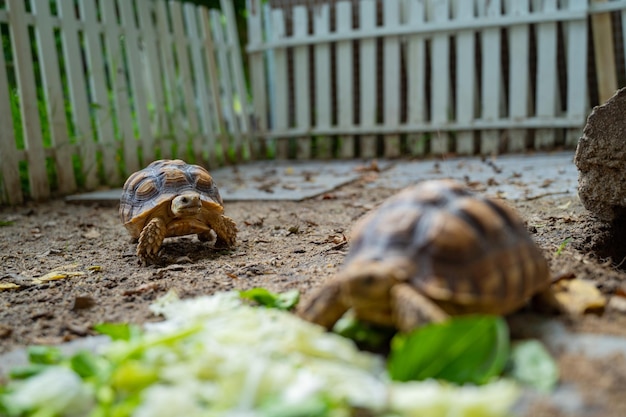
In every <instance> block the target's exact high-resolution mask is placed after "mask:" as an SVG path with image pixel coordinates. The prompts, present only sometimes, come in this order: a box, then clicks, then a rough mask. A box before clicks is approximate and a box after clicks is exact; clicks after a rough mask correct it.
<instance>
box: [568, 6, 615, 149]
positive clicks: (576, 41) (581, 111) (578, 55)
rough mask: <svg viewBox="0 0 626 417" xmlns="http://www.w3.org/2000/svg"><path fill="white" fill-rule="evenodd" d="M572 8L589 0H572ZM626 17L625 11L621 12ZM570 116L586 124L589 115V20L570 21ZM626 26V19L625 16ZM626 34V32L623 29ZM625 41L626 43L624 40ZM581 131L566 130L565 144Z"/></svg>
mask: <svg viewBox="0 0 626 417" xmlns="http://www.w3.org/2000/svg"><path fill="white" fill-rule="evenodd" d="M568 7H569V9H570V10H585V9H586V7H587V0H569V5H568ZM622 13H623V14H622V17H625V16H624V14H626V11H624V12H622ZM566 25H567V31H566V35H567V40H566V42H567V45H566V48H567V55H566V56H567V117H568V118H571V119H572V120H580V126H581V128H582V126H584V124H585V120H586V116H587V107H588V100H587V42H588V39H587V21H586V19H584V20H577V21H571V22H567V23H566ZM622 25H624V28H626V21H624V20H622ZM624 36H626V33H624ZM625 45H626V44H625ZM581 134H582V131H581V129H568V130H567V131H566V132H565V145H566V146H568V147H570V148H574V147H575V146H576V145H577V144H578V139H579V138H580V136H581Z"/></svg>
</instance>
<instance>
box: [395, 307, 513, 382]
mask: <svg viewBox="0 0 626 417" xmlns="http://www.w3.org/2000/svg"><path fill="white" fill-rule="evenodd" d="M508 355H509V332H508V327H507V325H506V322H505V321H504V319H502V318H501V317H496V316H467V317H458V318H455V319H452V320H448V321H446V322H444V323H437V324H430V325H427V326H424V327H421V328H419V329H417V330H415V331H413V332H412V333H410V334H408V335H404V334H398V335H396V336H395V337H394V339H393V340H392V343H391V354H390V356H389V362H388V368H389V374H390V375H391V378H393V379H394V380H396V381H411V380H416V381H421V380H425V379H428V378H436V379H442V380H446V381H451V382H456V383H459V384H463V383H468V382H471V383H475V384H485V383H487V382H489V381H490V380H492V379H493V378H494V377H496V376H498V375H500V374H501V373H502V371H503V369H504V366H505V364H506V361H507V358H508Z"/></svg>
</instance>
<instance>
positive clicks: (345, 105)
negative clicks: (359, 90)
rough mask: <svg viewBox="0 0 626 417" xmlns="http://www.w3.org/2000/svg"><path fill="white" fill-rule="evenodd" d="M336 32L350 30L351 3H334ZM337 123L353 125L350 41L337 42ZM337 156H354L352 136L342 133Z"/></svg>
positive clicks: (348, 31) (346, 126)
mask: <svg viewBox="0 0 626 417" xmlns="http://www.w3.org/2000/svg"><path fill="white" fill-rule="evenodd" d="M336 7H337V10H336V14H337V15H336V25H337V33H350V32H352V4H351V2H349V1H340V2H338V3H337V4H336ZM336 52H337V107H338V108H337V113H338V117H337V123H338V125H339V127H340V128H345V129H349V128H350V127H352V126H353V125H354V109H353V103H354V87H353V84H352V81H353V77H352V72H353V59H352V41H340V42H337V47H336ZM340 141H341V142H340V146H339V156H340V157H341V158H352V157H353V156H354V136H352V135H342V136H341V138H340Z"/></svg>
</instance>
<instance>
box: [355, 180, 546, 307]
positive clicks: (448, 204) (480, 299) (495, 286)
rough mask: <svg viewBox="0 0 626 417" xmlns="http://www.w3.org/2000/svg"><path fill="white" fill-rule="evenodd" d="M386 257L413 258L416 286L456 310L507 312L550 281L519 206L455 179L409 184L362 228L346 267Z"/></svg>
mask: <svg viewBox="0 0 626 417" xmlns="http://www.w3.org/2000/svg"><path fill="white" fill-rule="evenodd" d="M383 260H384V261H385V262H386V263H388V264H391V265H393V264H394V260H396V261H397V264H400V263H401V262H404V263H407V262H408V263H409V264H410V265H411V270H412V272H411V274H410V275H411V278H410V284H411V285H413V286H414V287H416V288H417V289H418V290H419V291H420V292H421V293H423V294H425V295H426V296H428V297H429V298H431V299H433V300H437V301H439V302H440V303H441V305H442V307H443V308H444V309H447V310H448V313H462V312H463V311H464V310H466V311H471V312H476V313H480V312H483V313H490V314H506V312H508V311H509V310H513V309H515V308H517V307H519V306H520V305H521V304H523V303H524V302H525V301H526V300H527V299H528V298H529V297H530V296H531V295H533V294H535V293H536V292H538V291H540V290H542V289H543V288H545V287H547V286H548V285H549V273H548V267H547V262H546V260H545V259H544V257H543V255H542V253H541V251H540V249H539V248H538V247H537V246H536V245H535V243H534V242H533V241H532V238H531V237H530V235H529V234H528V232H527V231H526V228H525V226H524V223H523V221H522V220H521V219H520V218H519V217H518V216H517V215H516V214H515V213H514V212H513V210H512V209H510V208H508V207H507V206H506V205H504V204H503V203H501V202H499V201H497V200H492V199H489V198H485V197H482V196H479V195H476V194H474V193H472V192H471V191H469V190H467V189H466V188H464V187H463V186H461V185H460V184H457V183H455V182H452V181H426V182H423V183H421V184H418V185H416V186H413V187H410V188H408V189H405V190H403V191H402V192H400V193H399V194H397V195H396V196H394V197H392V198H391V199H389V200H387V201H386V202H385V203H383V204H382V205H381V206H380V208H379V209H378V210H375V211H373V212H372V213H370V214H369V215H367V216H366V217H365V218H364V219H363V220H362V221H360V222H359V223H358V224H357V225H356V226H355V230H354V231H353V236H352V243H351V250H350V252H349V254H348V255H347V257H346V265H350V264H351V263H354V264H359V263H361V262H365V263H366V264H367V263H368V262H369V261H383Z"/></svg>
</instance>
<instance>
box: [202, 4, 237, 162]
mask: <svg viewBox="0 0 626 417" xmlns="http://www.w3.org/2000/svg"><path fill="white" fill-rule="evenodd" d="M209 16H210V18H211V33H212V35H213V46H214V48H215V51H216V56H217V61H216V62H217V65H218V68H219V70H218V71H219V82H220V91H221V94H222V95H221V100H222V112H223V113H224V117H225V119H226V127H227V131H225V132H224V133H226V134H227V137H230V138H231V139H232V140H231V142H230V145H229V148H227V149H228V151H234V155H235V156H234V158H235V160H234V161H231V162H235V161H238V160H241V155H242V148H241V141H240V138H241V136H240V128H239V123H238V120H237V115H236V112H235V107H236V104H235V96H234V94H233V93H234V91H233V82H232V77H231V71H230V65H229V63H228V44H227V40H226V38H225V35H224V28H223V27H222V16H221V14H220V13H219V11H217V10H209Z"/></svg>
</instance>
